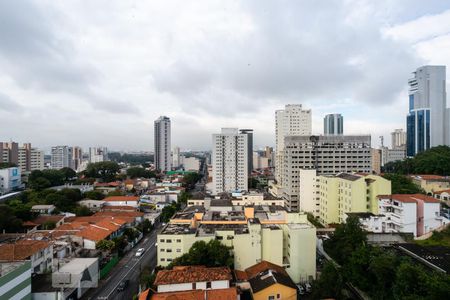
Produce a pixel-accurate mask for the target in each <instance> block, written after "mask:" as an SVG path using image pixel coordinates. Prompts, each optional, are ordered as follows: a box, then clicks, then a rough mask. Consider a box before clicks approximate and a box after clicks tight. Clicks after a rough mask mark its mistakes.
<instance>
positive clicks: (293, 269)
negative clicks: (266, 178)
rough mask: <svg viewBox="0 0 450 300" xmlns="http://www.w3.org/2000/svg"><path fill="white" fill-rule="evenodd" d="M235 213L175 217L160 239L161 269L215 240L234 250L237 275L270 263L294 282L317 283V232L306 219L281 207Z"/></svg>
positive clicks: (194, 210)
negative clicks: (201, 243)
mask: <svg viewBox="0 0 450 300" xmlns="http://www.w3.org/2000/svg"><path fill="white" fill-rule="evenodd" d="M239 208H241V209H242V210H239ZM234 209H235V210H233V211H220V212H219V211H210V210H205V209H204V208H203V207H197V206H191V207H188V208H187V209H186V210H185V211H183V212H181V213H177V214H176V215H175V216H174V218H173V219H172V220H171V221H170V223H169V224H167V225H166V227H164V228H163V230H162V232H161V233H160V234H158V252H157V256H158V258H157V259H158V265H161V266H167V265H168V264H170V262H171V261H173V259H175V258H176V257H178V256H181V255H182V254H184V253H187V252H188V251H189V249H190V247H191V246H192V244H194V243H195V242H196V241H205V242H208V241H210V240H213V239H216V240H219V241H221V242H222V243H223V244H225V245H227V246H229V247H231V248H232V250H233V254H234V266H235V268H236V269H239V270H244V269H246V268H248V267H249V266H252V265H254V264H256V263H258V262H260V261H262V260H266V261H269V262H271V263H274V264H277V265H281V266H283V267H285V269H286V271H287V273H288V274H289V276H290V277H291V278H292V280H294V282H301V281H310V280H312V279H314V278H315V275H316V264H315V263H316V229H315V227H314V226H313V225H311V224H310V223H309V222H308V220H307V217H306V215H305V214H302V213H291V212H287V211H286V210H285V209H284V208H283V207H281V206H251V207H245V208H242V207H234Z"/></svg>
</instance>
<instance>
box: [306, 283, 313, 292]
mask: <svg viewBox="0 0 450 300" xmlns="http://www.w3.org/2000/svg"><path fill="white" fill-rule="evenodd" d="M305 290H306V292H307V293H311V290H312V286H311V284H309V282H307V283H305Z"/></svg>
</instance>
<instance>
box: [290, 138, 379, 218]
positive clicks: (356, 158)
mask: <svg viewBox="0 0 450 300" xmlns="http://www.w3.org/2000/svg"><path fill="white" fill-rule="evenodd" d="M284 147H285V148H284V149H285V150H284V152H283V154H284V159H283V161H284V166H283V173H284V174H283V177H282V178H283V182H282V187H283V189H282V190H283V195H282V196H283V198H284V199H285V201H286V204H285V206H286V208H287V209H288V210H290V211H298V210H299V209H300V206H299V195H300V192H301V191H300V186H301V183H300V176H299V175H300V171H301V170H303V169H306V170H312V169H314V170H316V172H317V175H336V174H339V173H349V172H362V173H371V171H372V153H371V148H370V135H361V136H350V135H328V136H287V137H286V138H285V145H284Z"/></svg>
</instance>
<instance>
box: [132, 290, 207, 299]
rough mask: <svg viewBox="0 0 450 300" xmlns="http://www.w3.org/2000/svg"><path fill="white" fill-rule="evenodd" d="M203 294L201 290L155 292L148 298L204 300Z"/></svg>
mask: <svg viewBox="0 0 450 300" xmlns="http://www.w3.org/2000/svg"><path fill="white" fill-rule="evenodd" d="M204 295H205V293H204V291H203V290H193V291H183V292H168V293H156V294H153V295H152V297H151V298H150V300H204V299H205V296H204ZM139 300H141V299H139Z"/></svg>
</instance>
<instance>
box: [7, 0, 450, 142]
mask: <svg viewBox="0 0 450 300" xmlns="http://www.w3.org/2000/svg"><path fill="white" fill-rule="evenodd" d="M426 64H433V65H447V66H450V1H448V0H427V1H423V0H377V1H372V0H298V1H295V0H291V1H283V0H281V1H274V0H272V1H265V0H254V1H250V0H249V1H235V0H227V1H223V0H222V1H216V0H203V1H185V0H184V1H172V0H164V1H159V0H158V1H156V0H155V1H125V0H117V1H112V0H105V1H102V0H96V1H87V0H86V1H72V0H67V1H53V0H39V1H26V0H20V1H12V0H10V1H0V141H9V140H14V141H17V142H20V143H23V142H31V143H32V144H33V145H34V146H36V147H40V148H42V149H44V150H45V149H49V147H51V146H54V145H78V146H82V147H89V146H107V147H108V148H109V149H114V150H122V151H152V150H153V122H154V120H155V119H157V118H158V117H159V116H161V115H165V116H168V117H169V118H171V121H172V145H173V146H175V145H177V146H179V147H181V149H182V150H189V149H191V150H207V149H210V148H211V143H212V134H213V133H218V132H220V128H221V127H239V128H253V129H254V145H255V146H256V147H257V148H259V147H264V146H265V145H270V146H273V145H274V144H275V110H277V109H282V108H283V107H284V105H285V104H291V103H297V104H302V105H303V106H304V107H305V108H307V109H311V110H312V115H313V133H314V134H321V133H322V132H323V117H324V116H325V114H327V113H341V114H342V115H343V116H344V133H345V134H371V135H372V144H373V146H375V147H376V146H378V145H379V136H384V137H385V144H387V145H389V144H390V134H389V133H390V132H391V131H393V130H394V129H396V128H405V120H406V114H407V102H408V101H407V99H408V85H407V81H408V78H410V77H412V74H411V73H412V72H413V71H414V70H415V69H416V68H418V67H420V66H422V65H426ZM449 73H450V72H448V73H447V74H449ZM448 76H449V75H447V82H450V81H449V80H448ZM449 87H450V86H449V85H448V84H447V89H448V90H450V89H449Z"/></svg>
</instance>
